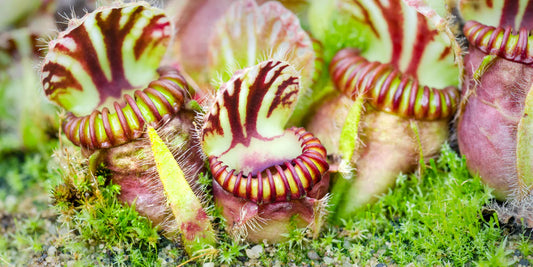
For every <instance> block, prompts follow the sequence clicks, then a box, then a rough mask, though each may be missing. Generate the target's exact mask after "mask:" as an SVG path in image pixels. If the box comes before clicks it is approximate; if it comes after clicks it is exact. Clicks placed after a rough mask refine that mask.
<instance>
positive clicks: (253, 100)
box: [200, 60, 329, 242]
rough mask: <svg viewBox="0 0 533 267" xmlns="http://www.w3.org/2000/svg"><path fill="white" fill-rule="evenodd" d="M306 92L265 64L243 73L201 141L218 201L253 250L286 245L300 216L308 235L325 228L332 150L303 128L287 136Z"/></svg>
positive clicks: (226, 88)
mask: <svg viewBox="0 0 533 267" xmlns="http://www.w3.org/2000/svg"><path fill="white" fill-rule="evenodd" d="M300 87H301V83H300V77H299V75H298V73H297V72H296V70H295V69H294V68H293V67H292V66H291V65H289V64H288V63H286V62H281V61H276V60H269V61H265V62H262V63H260V64H258V65H255V66H252V67H249V68H246V69H243V70H239V71H237V72H236V73H235V74H234V76H233V77H232V78H231V79H230V80H229V81H228V82H226V83H225V84H223V85H222V86H221V88H220V89H219V91H218V93H217V96H216V99H215V102H214V103H213V105H212V106H211V107H210V108H209V109H208V113H207V114H206V116H205V120H204V125H203V127H202V131H201V135H200V137H201V144H202V149H203V151H204V153H205V154H206V155H207V157H208V159H209V166H210V169H211V172H212V173H213V178H214V179H213V180H214V182H213V193H214V196H215V201H216V203H217V204H218V205H220V206H222V209H223V215H224V217H225V218H226V220H227V222H228V230H229V231H230V232H232V233H234V234H235V235H236V236H241V235H243V237H245V238H247V240H249V241H252V242H259V241H261V240H263V239H266V240H268V241H270V242H275V241H279V240H281V239H283V235H282V234H283V233H286V232H287V230H288V229H287V226H288V222H289V219H290V218H291V217H293V216H294V215H298V217H299V220H300V221H299V224H298V225H299V226H304V227H305V226H307V225H311V224H314V225H315V226H317V228H319V226H320V224H321V221H322V220H323V218H322V213H321V212H320V210H321V208H323V206H324V205H323V204H322V203H323V201H325V199H323V197H324V195H325V194H326V192H327V188H328V186H329V176H328V175H327V174H326V172H327V170H328V168H329V166H328V163H327V162H326V150H325V148H324V147H323V146H322V144H321V143H320V141H319V140H318V139H317V138H316V137H314V136H313V135H312V134H311V133H309V132H307V131H305V130H304V129H303V128H290V129H287V130H285V129H284V125H285V124H286V123H287V121H288V120H289V117H290V115H291V113H292V112H293V110H294V107H295V105H296V102H297V99H298V96H299V90H300ZM315 220H316V222H317V223H315ZM314 230H316V231H318V230H319V229H314Z"/></svg>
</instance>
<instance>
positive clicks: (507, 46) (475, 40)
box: [463, 21, 533, 64]
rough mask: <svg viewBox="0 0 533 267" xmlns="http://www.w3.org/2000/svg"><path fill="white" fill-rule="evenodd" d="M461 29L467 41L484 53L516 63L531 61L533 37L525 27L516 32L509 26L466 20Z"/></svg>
mask: <svg viewBox="0 0 533 267" xmlns="http://www.w3.org/2000/svg"><path fill="white" fill-rule="evenodd" d="M463 31H464V34H465V36H466V39H467V40H468V42H469V43H470V44H471V45H472V46H474V47H476V48H477V49H479V50H481V51H482V52H484V53H487V54H491V55H496V56H499V57H502V58H505V59H507V60H511V61H515V62H518V63H523V64H531V63H533V37H532V36H531V34H530V33H531V31H530V30H528V29H526V28H521V29H520V30H519V31H518V33H516V32H513V30H512V28H511V26H506V27H505V28H502V27H492V26H487V25H484V24H481V23H479V22H477V21H468V22H467V23H466V24H465V26H464V28H463ZM502 32H503V33H502Z"/></svg>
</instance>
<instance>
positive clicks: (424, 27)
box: [404, 12, 450, 79]
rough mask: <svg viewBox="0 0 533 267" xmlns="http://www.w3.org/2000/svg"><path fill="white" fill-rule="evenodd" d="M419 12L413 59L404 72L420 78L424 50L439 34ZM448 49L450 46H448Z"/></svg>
mask: <svg viewBox="0 0 533 267" xmlns="http://www.w3.org/2000/svg"><path fill="white" fill-rule="evenodd" d="M416 14H417V19H418V25H417V33H416V39H415V40H416V41H415V43H414V47H413V50H412V53H413V54H412V55H411V61H409V66H408V67H407V69H406V70H405V72H404V74H405V75H408V76H411V77H413V78H414V79H418V67H419V66H420V60H422V56H423V55H424V50H426V48H427V46H428V44H429V43H431V41H433V40H434V39H435V36H436V35H437V34H439V32H438V31H437V30H430V29H429V26H428V24H427V21H426V18H425V17H424V15H422V14H420V13H418V12H417V13H416ZM447 48H448V49H449V48H450V47H447Z"/></svg>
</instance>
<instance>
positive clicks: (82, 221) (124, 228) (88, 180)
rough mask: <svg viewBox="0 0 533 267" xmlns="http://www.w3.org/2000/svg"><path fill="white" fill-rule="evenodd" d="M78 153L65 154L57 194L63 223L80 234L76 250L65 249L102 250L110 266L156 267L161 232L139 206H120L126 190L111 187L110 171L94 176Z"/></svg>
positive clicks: (57, 202) (76, 240) (55, 201)
mask: <svg viewBox="0 0 533 267" xmlns="http://www.w3.org/2000/svg"><path fill="white" fill-rule="evenodd" d="M76 153H79V152H74V151H69V150H68V149H67V150H63V152H62V153H61V154H60V156H59V158H60V159H61V160H62V162H63V164H62V165H61V166H60V168H59V169H58V170H59V173H60V174H61V178H62V182H61V183H60V184H58V185H57V186H55V187H54V189H53V190H52V198H53V201H54V206H55V207H56V209H57V210H58V211H59V213H60V214H61V216H60V218H59V221H60V222H62V223H63V224H65V225H66V226H67V227H69V230H74V231H75V232H76V233H77V234H76V235H73V236H72V238H73V240H72V241H73V242H71V243H74V242H76V243H77V244H76V246H69V245H68V244H66V245H65V249H66V250H67V251H70V252H72V253H78V254H81V255H83V254H85V253H87V252H89V253H91V254H92V253H95V251H91V249H87V250H85V248H91V247H97V248H98V250H99V251H100V252H103V253H102V254H104V255H102V258H105V259H107V261H111V262H109V263H115V264H119V265H120V264H127V265H138V266H148V265H154V264H156V263H157V262H158V261H159V259H158V242H160V236H159V234H158V232H157V229H156V228H154V227H152V224H151V222H150V221H149V220H148V219H147V218H145V217H142V216H140V215H139V213H138V212H137V211H136V210H135V207H134V206H127V205H123V204H122V203H120V202H119V200H118V198H117V195H118V194H119V193H120V186H118V185H115V184H112V183H111V182H110V180H109V179H108V176H109V172H108V171H106V170H105V169H103V168H100V169H99V170H98V171H97V172H96V173H95V175H94V176H93V175H91V174H89V173H88V172H87V168H86V164H87V162H86V161H84V160H83V159H81V155H77V154H76ZM56 154H57V153H56ZM97 253H98V252H97ZM97 262H100V261H97ZM100 263H108V262H106V261H102V262H100Z"/></svg>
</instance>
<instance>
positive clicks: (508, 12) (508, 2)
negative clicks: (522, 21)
mask: <svg viewBox="0 0 533 267" xmlns="http://www.w3.org/2000/svg"><path fill="white" fill-rule="evenodd" d="M519 5H520V3H519V1H517V0H504V2H503V8H502V16H501V18H500V27H507V26H509V27H511V28H514V27H515V19H516V15H517V14H518V8H519Z"/></svg>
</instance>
